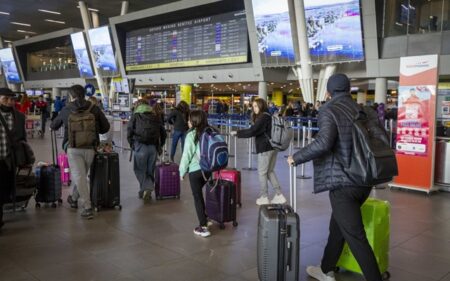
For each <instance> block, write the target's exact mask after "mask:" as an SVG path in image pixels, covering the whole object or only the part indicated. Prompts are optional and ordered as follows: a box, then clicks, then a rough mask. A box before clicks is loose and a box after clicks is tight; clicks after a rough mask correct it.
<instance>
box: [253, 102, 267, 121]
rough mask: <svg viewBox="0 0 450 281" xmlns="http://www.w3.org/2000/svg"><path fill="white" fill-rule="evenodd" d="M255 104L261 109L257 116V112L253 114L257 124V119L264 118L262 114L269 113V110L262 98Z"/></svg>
mask: <svg viewBox="0 0 450 281" xmlns="http://www.w3.org/2000/svg"><path fill="white" fill-rule="evenodd" d="M253 102H255V103H256V105H257V106H258V108H259V113H258V114H255V112H253V114H252V121H253V123H254V122H256V119H258V118H259V117H260V116H262V114H264V112H267V111H268V108H267V102H266V100H264V99H262V98H256V99H255V100H254V101H253ZM252 106H253V105H252Z"/></svg>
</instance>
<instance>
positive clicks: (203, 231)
mask: <svg viewBox="0 0 450 281" xmlns="http://www.w3.org/2000/svg"><path fill="white" fill-rule="evenodd" d="M194 234H195V235H198V236H201V237H203V238H206V237H209V236H211V232H209V230H208V227H206V226H197V227H196V228H195V229H194Z"/></svg>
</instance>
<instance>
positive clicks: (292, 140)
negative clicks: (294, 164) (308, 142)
mask: <svg viewBox="0 0 450 281" xmlns="http://www.w3.org/2000/svg"><path fill="white" fill-rule="evenodd" d="M290 124H291V130H292V127H293V124H294V122H293V121H292V120H291V121H290ZM293 152H294V138H292V139H291V142H290V143H289V150H288V155H284V158H288V157H289V155H292V153H293Z"/></svg>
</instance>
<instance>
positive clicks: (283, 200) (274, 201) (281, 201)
mask: <svg viewBox="0 0 450 281" xmlns="http://www.w3.org/2000/svg"><path fill="white" fill-rule="evenodd" d="M286 202H287V201H286V198H285V197H284V195H283V194H281V193H280V194H276V195H275V196H274V197H273V199H272V201H270V203H272V204H285V203H286Z"/></svg>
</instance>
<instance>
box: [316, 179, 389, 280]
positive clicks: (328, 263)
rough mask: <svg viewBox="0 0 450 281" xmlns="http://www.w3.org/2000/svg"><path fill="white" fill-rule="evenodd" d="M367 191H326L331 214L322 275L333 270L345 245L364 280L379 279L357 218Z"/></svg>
mask: <svg viewBox="0 0 450 281" xmlns="http://www.w3.org/2000/svg"><path fill="white" fill-rule="evenodd" d="M370 191H371V188H367V187H346V188H341V189H337V190H333V191H330V194H329V197H330V203H331V208H332V214H331V220H330V234H329V237H328V243H327V246H326V247H325V252H324V255H323V258H322V265H321V267H322V271H323V272H325V273H327V272H330V271H333V270H334V269H335V268H336V263H337V262H338V260H339V257H340V256H341V253H342V249H343V248H344V243H345V242H347V243H348V245H349V247H350V250H351V251H352V253H353V255H354V256H355V258H356V261H358V264H359V266H360V267H361V270H362V272H363V273H364V277H365V278H366V280H367V281H381V280H382V277H381V273H380V270H379V268H378V264H377V261H376V258H375V255H374V253H373V250H372V248H371V247H370V244H369V241H368V240H367V237H366V232H365V230H364V225H363V221H362V215H361V205H362V204H363V203H364V202H365V201H366V199H367V197H369V194H370Z"/></svg>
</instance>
